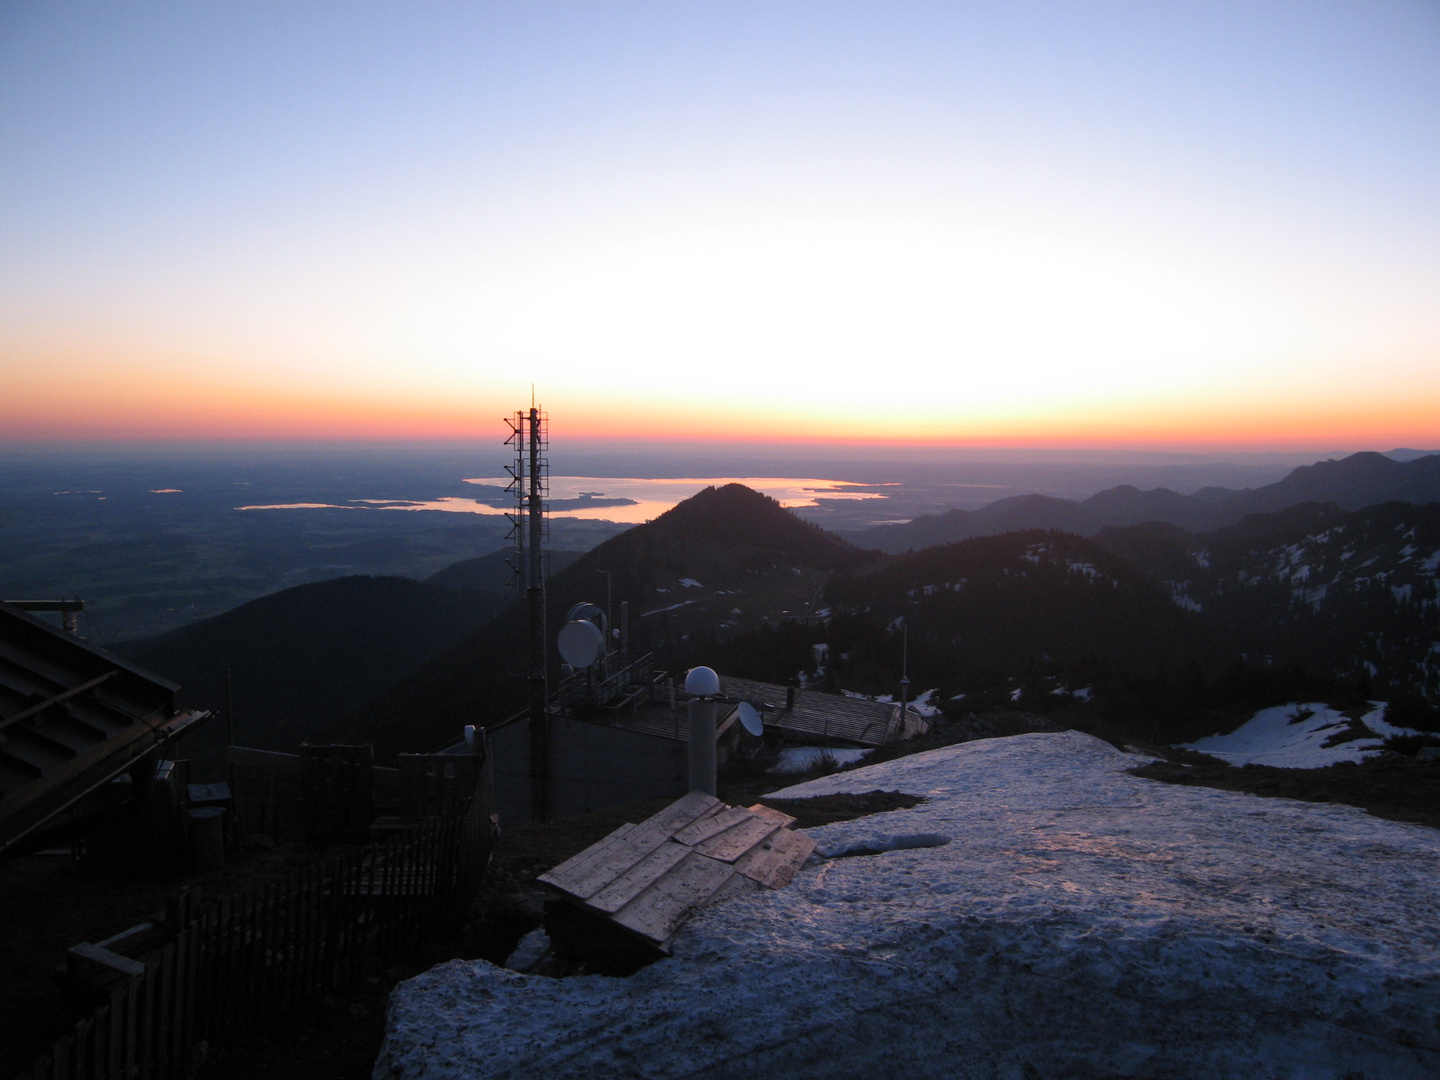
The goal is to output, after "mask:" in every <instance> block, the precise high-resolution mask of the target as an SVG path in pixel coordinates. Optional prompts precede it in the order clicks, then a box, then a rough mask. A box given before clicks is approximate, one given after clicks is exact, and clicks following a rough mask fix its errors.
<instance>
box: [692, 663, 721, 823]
mask: <svg viewBox="0 0 1440 1080" xmlns="http://www.w3.org/2000/svg"><path fill="white" fill-rule="evenodd" d="M685 692H686V693H687V694H689V695H690V704H689V706H688V708H687V711H688V713H689V716H690V790H691V791H703V792H705V794H706V795H714V794H715V793H716V791H715V788H716V785H715V695H716V694H718V693H720V676H718V675H716V674H715V672H714V671H713V670H711V669H710V668H708V667H697V668H691V669H690V671H689V673H688V674H687V675H686V676H685Z"/></svg>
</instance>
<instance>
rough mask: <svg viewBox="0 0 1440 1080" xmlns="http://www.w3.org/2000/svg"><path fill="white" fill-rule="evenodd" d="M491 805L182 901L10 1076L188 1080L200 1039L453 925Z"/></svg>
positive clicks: (221, 1038) (343, 980)
mask: <svg viewBox="0 0 1440 1080" xmlns="http://www.w3.org/2000/svg"><path fill="white" fill-rule="evenodd" d="M490 844H491V822H490V815H489V800H488V799H486V798H474V799H472V800H470V801H469V805H468V806H459V807H456V808H455V812H451V813H448V814H444V815H441V816H437V817H435V818H433V819H431V820H430V821H429V822H428V823H423V824H419V825H415V826H413V827H410V828H406V829H402V830H397V831H396V832H394V834H393V835H391V836H390V837H389V838H387V839H386V840H384V841H383V842H380V843H377V844H371V845H368V846H366V847H364V848H362V849H359V850H352V851H349V852H347V853H346V854H344V855H340V856H335V857H332V858H328V859H326V860H324V861H322V862H318V863H315V864H313V865H311V866H309V867H307V868H305V869H303V870H300V871H298V872H296V873H294V874H292V875H291V876H289V877H287V878H284V879H282V880H278V881H275V882H272V883H269V884H266V885H262V886H258V887H256V888H254V889H251V890H249V891H247V892H244V893H241V894H237V895H234V896H226V897H196V896H195V895H194V894H182V895H181V896H180V897H179V898H177V900H176V901H174V902H173V903H172V905H171V913H170V915H169V917H168V918H167V923H169V925H170V926H171V927H172V928H173V929H174V934H173V937H171V938H170V940H169V941H168V942H166V943H165V944H164V945H163V946H162V947H160V948H159V949H158V950H157V951H155V952H153V953H151V954H148V955H146V956H145V957H143V958H141V959H142V960H143V964H144V971H143V974H141V973H139V972H138V967H137V970H136V973H135V974H134V975H133V976H131V977H129V978H128V979H126V980H125V981H124V982H123V984H122V985H120V986H118V987H117V988H115V989H114V990H113V992H112V993H111V995H110V999H109V1001H108V1002H106V1003H105V1004H102V1005H101V1006H100V1007H99V1009H97V1010H96V1012H95V1014H94V1015H93V1016H91V1017H89V1018H87V1019H85V1020H82V1021H80V1023H78V1024H77V1025H76V1026H75V1030H74V1031H73V1032H72V1033H71V1034H69V1035H66V1036H65V1037H63V1038H62V1039H60V1040H59V1041H58V1042H57V1043H56V1044H55V1046H54V1048H53V1050H52V1051H51V1052H50V1053H49V1054H45V1055H42V1056H41V1057H40V1058H39V1059H37V1060H36V1062H35V1064H34V1065H33V1066H32V1067H31V1070H30V1071H29V1072H28V1073H23V1074H21V1077H20V1078H19V1080H80V1078H82V1077H83V1078H85V1080H122V1078H123V1080H147V1078H151V1077H153V1078H157V1080H171V1078H174V1080H184V1078H186V1077H191V1076H193V1075H194V1074H195V1072H196V1070H197V1069H198V1068H199V1066H200V1065H201V1064H202V1063H203V1059H204V1047H203V1046H202V1045H201V1044H202V1042H206V1043H209V1044H211V1045H216V1044H219V1045H223V1044H224V1042H225V1039H226V1036H227V1035H228V1033H229V1032H230V1031H231V1030H233V1029H234V1027H235V1026H236V1025H239V1024H244V1023H246V1022H247V1021H251V1020H253V1019H254V1018H256V1017H259V1016H263V1015H264V1014H266V1013H269V1012H274V1011H276V1010H279V1009H284V1008H287V1007H290V1006H293V1005H296V1004H299V1003H302V1002H306V1001H312V1000H315V999H317V998H319V997H320V996H322V995H323V994H324V993H325V992H326V991H328V990H332V989H335V988H337V987H341V986H344V985H345V984H347V983H350V982H353V981H354V980H355V979H356V978H358V977H359V975H360V974H361V973H362V972H363V971H364V970H365V965H367V964H370V963H374V962H384V961H386V960H387V959H390V958H394V957H397V956H400V955H404V954H405V953H406V952H408V951H411V950H413V949H414V948H415V947H416V946H417V945H418V944H419V942H420V941H421V940H422V939H423V938H426V937H433V936H435V935H437V934H443V933H445V932H447V931H453V930H454V929H455V928H456V927H457V926H458V923H459V921H460V919H461V918H462V917H463V916H464V914H465V911H466V908H467V906H468V904H469V903H470V901H471V899H472V898H473V896H474V895H475V891H476V889H477V888H478V886H479V884H480V876H481V874H482V873H483V871H484V867H485V863H486V861H487V860H488V858H489V849H490Z"/></svg>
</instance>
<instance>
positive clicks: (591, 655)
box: [557, 619, 605, 668]
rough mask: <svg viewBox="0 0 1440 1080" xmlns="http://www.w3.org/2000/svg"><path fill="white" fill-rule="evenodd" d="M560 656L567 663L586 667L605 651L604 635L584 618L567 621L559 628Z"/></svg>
mask: <svg viewBox="0 0 1440 1080" xmlns="http://www.w3.org/2000/svg"><path fill="white" fill-rule="evenodd" d="M557 644H559V646H560V657H561V659H563V660H564V661H565V662H566V663H567V664H570V665H571V666H573V667H577V668H587V667H589V666H590V665H591V664H593V663H595V661H596V660H599V659H600V655H601V654H602V653H603V652H604V651H605V635H604V634H603V633H601V631H600V628H599V627H598V626H596V625H595V624H594V623H592V622H586V621H585V620H584V619H576V620H575V621H574V622H568V623H566V624H565V625H564V626H562V627H561V628H560V635H559V640H558V642H557Z"/></svg>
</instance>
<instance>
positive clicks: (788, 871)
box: [735, 829, 815, 889]
mask: <svg viewBox="0 0 1440 1080" xmlns="http://www.w3.org/2000/svg"><path fill="white" fill-rule="evenodd" d="M814 850H815V841H814V840H811V839H810V837H808V836H806V835H805V834H804V833H797V832H788V831H786V830H784V829H781V830H779V831H777V832H776V833H775V834H774V835H773V836H772V837H770V839H768V840H766V841H764V842H762V843H761V844H759V845H758V846H756V847H753V848H751V849H750V850H749V851H747V852H746V853H745V854H744V855H741V856H740V858H738V859H736V860H735V869H736V870H738V871H739V872H740V873H742V874H744V875H745V876H746V877H748V878H752V879H753V880H755V881H758V882H759V883H760V884H761V885H764V886H765V887H767V888H770V889H783V888H784V887H785V886H786V885H789V884H790V882H791V880H792V879H794V877H795V874H796V872H797V871H798V870H799V869H800V867H801V866H802V865H804V863H805V860H806V859H808V858H809V857H810V853H811V852H812V851H814Z"/></svg>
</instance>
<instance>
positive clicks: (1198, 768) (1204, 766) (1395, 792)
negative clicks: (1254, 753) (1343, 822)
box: [1130, 753, 1440, 829]
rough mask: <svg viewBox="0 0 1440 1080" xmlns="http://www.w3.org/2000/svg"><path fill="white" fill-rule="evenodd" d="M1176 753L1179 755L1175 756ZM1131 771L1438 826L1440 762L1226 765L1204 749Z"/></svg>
mask: <svg viewBox="0 0 1440 1080" xmlns="http://www.w3.org/2000/svg"><path fill="white" fill-rule="evenodd" d="M1176 756H1178V755H1176ZM1184 757H1185V762H1188V764H1187V763H1185V762H1181V761H1177V760H1170V761H1157V762H1154V763H1153V764H1150V765H1142V766H1141V767H1140V768H1138V769H1131V770H1130V771H1131V772H1132V773H1133V774H1134V775H1135V776H1141V777H1144V778H1145V779H1147V780H1159V781H1162V782H1163V783H1167V784H1183V785H1186V786H1189V787H1213V788H1220V789H1222V790H1224V791H1246V792H1249V793H1250V794H1251V795H1263V796H1267V797H1270V798H1277V799H1299V800H1301V801H1303V802H1328V803H1342V804H1344V805H1346V806H1358V807H1360V808H1361V809H1362V810H1366V811H1368V812H1369V813H1371V814H1374V815H1375V816H1376V817H1380V818H1385V819H1387V820H1389V821H1405V822H1410V823H1411V824H1415V825H1429V826H1430V827H1431V828H1437V829H1440V762H1429V761H1416V760H1414V759H1413V758H1404V757H1399V756H1388V755H1387V756H1384V757H1375V758H1370V759H1369V760H1367V761H1363V762H1360V763H1359V764H1356V763H1354V762H1348V761H1347V762H1341V763H1339V764H1337V765H1330V766H1328V767H1326V768H1323V769H1280V768H1276V767H1274V766H1273V765H1243V766H1238V767H1237V766H1235V765H1229V764H1227V763H1225V762H1223V761H1216V760H1215V759H1214V758H1207V757H1205V755H1203V754H1195V753H1191V754H1186V755H1184Z"/></svg>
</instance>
